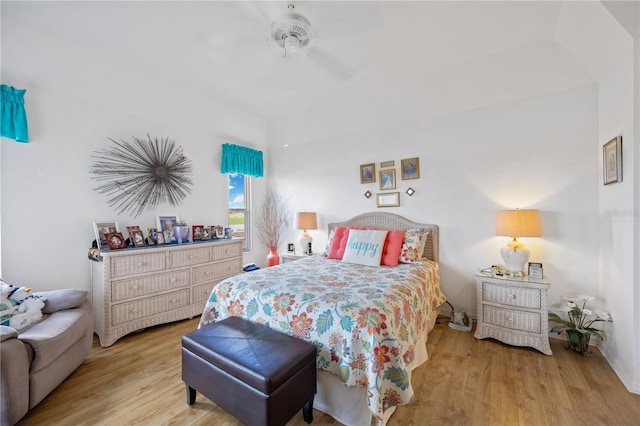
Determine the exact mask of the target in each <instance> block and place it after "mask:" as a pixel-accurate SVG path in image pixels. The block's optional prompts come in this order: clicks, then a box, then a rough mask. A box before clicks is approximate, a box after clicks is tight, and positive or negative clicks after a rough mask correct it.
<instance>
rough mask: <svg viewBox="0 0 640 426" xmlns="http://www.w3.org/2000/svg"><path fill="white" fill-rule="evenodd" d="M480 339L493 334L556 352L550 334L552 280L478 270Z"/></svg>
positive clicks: (524, 344) (499, 337)
mask: <svg viewBox="0 0 640 426" xmlns="http://www.w3.org/2000/svg"><path fill="white" fill-rule="evenodd" d="M476 284H477V290H478V325H477V328H476V333H475V337H476V339H484V338H487V337H491V338H493V339H496V340H499V341H501V342H503V343H506V344H509V345H514V346H529V347H532V348H534V349H537V350H539V351H540V352H542V353H543V354H545V355H552V354H553V353H552V352H551V347H550V346H549V336H548V333H549V331H548V322H549V318H548V306H547V297H548V290H549V281H547V280H546V279H535V278H530V277H528V276H524V277H510V276H503V277H499V276H493V275H491V274H485V273H482V272H478V273H477V274H476Z"/></svg>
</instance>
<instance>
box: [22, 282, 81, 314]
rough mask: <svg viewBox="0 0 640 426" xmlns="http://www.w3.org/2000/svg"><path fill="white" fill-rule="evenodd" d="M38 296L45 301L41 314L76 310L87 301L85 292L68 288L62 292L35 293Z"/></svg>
mask: <svg viewBox="0 0 640 426" xmlns="http://www.w3.org/2000/svg"><path fill="white" fill-rule="evenodd" d="M35 294H36V295H38V296H44V297H45V298H46V299H47V300H46V301H45V302H44V308H43V309H42V312H43V313H45V314H52V313H54V312H57V311H62V310H65V309H72V308H77V307H78V306H80V305H82V302H84V301H85V300H86V299H87V294H88V292H87V290H80V289H77V288H69V289H64V290H52V291H40V292H37V293H35Z"/></svg>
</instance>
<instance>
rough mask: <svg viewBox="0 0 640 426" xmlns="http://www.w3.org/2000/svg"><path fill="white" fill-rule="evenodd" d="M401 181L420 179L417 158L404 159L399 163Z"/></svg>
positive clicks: (418, 160)
mask: <svg viewBox="0 0 640 426" xmlns="http://www.w3.org/2000/svg"><path fill="white" fill-rule="evenodd" d="M400 165H401V169H402V180H410V179H419V178H420V159H419V158H418V157H413V158H405V159H404V160H401V161H400Z"/></svg>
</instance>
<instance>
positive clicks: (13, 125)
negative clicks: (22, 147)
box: [0, 84, 29, 142]
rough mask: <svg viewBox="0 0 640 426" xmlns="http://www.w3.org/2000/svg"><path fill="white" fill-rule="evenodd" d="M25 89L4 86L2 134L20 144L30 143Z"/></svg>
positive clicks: (0, 126) (0, 125) (1, 113)
mask: <svg viewBox="0 0 640 426" xmlns="http://www.w3.org/2000/svg"><path fill="white" fill-rule="evenodd" d="M25 92H26V90H25V89H16V88H15V87H11V86H7V85H4V84H3V85H2V107H1V109H2V111H1V112H0V115H1V117H2V121H1V124H0V128H1V129H2V130H1V132H0V133H1V134H2V136H4V137H7V138H11V139H15V140H17V141H18V142H29V134H28V132H27V113H26V112H25V110H24V94H25Z"/></svg>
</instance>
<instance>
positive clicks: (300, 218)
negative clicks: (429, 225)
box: [295, 212, 318, 231]
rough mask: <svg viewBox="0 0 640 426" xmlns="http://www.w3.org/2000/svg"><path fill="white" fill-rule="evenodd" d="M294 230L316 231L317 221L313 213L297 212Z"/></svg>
mask: <svg viewBox="0 0 640 426" xmlns="http://www.w3.org/2000/svg"><path fill="white" fill-rule="evenodd" d="M295 228H296V229H304V230H305V231H306V230H307V229H318V219H317V218H316V213H315V212H298V213H296V220H295Z"/></svg>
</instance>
